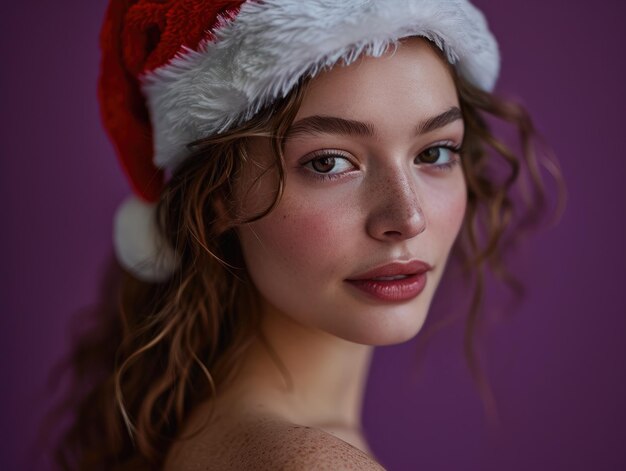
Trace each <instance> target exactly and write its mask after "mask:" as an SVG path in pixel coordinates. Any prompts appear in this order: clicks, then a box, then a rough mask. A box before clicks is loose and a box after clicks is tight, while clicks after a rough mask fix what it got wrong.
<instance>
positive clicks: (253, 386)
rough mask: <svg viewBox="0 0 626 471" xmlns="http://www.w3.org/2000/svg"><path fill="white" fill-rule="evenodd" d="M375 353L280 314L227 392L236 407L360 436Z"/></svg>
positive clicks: (268, 316)
mask: <svg viewBox="0 0 626 471" xmlns="http://www.w3.org/2000/svg"><path fill="white" fill-rule="evenodd" d="M372 352H373V347H371V346H369V345H361V344H356V343H353V342H349V341H346V340H343V339H340V338H338V337H335V336H333V335H331V334H328V333H326V332H323V331H321V330H318V329H314V328H309V327H306V326H303V325H301V324H299V323H297V322H296V321H294V320H293V319H292V318H291V317H289V316H287V315H285V314H282V313H280V312H278V311H276V310H274V309H266V310H265V311H264V314H263V317H262V322H261V333H260V335H259V336H258V338H257V339H256V340H255V342H254V343H253V344H252V345H251V347H250V349H249V350H248V351H247V352H246V354H245V356H244V357H243V359H242V364H241V369H240V370H239V372H238V374H237V376H236V377H235V380H234V381H233V383H232V384H231V385H230V386H229V387H228V389H227V390H226V391H225V395H226V396H229V398H228V399H229V400H227V402H229V403H231V404H232V405H233V406H237V408H240V407H242V406H243V407H246V408H248V407H250V408H253V409H254V410H256V411H258V412H264V413H270V414H274V415H279V416H281V417H282V418H284V419H285V420H289V421H291V422H293V423H297V424H300V425H304V426H310V427H317V428H321V429H324V430H329V431H333V430H335V431H337V430H345V431H354V432H355V433H357V434H358V433H360V430H361V407H362V403H363V394H364V389H365V383H366V380H367V373H368V371H369V365H370V360H371V355H372Z"/></svg>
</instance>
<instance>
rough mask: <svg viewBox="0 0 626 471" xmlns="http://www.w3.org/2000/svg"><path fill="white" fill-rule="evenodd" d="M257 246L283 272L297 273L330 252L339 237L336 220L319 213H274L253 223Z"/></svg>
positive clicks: (314, 264)
mask: <svg viewBox="0 0 626 471" xmlns="http://www.w3.org/2000/svg"><path fill="white" fill-rule="evenodd" d="M252 229H253V230H254V232H255V233H256V235H257V236H258V237H259V239H260V241H259V242H260V245H262V247H263V249H262V250H264V251H265V253H266V256H270V257H271V258H272V259H273V261H274V262H277V261H280V264H281V265H282V266H283V268H284V269H286V271H289V272H292V273H299V274H300V275H302V272H303V271H308V269H312V268H314V267H317V269H318V270H319V263H320V258H324V257H325V256H329V255H331V254H332V253H333V244H337V243H338V242H339V241H340V240H342V239H341V238H340V236H339V234H338V233H337V230H338V229H339V228H338V226H337V221H334V220H329V219H328V218H327V217H323V216H322V215H320V214H319V213H316V212H309V213H302V212H294V213H288V212H278V211H276V212H273V213H270V214H269V215H268V216H266V217H265V218H263V219H261V220H260V221H257V222H256V223H254V224H253V227H252Z"/></svg>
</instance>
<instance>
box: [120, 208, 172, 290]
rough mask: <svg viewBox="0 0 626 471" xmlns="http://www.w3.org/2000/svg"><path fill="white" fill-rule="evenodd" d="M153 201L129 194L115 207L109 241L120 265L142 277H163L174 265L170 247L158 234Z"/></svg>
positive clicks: (151, 278) (158, 278) (168, 274)
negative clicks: (111, 242) (111, 240)
mask: <svg viewBox="0 0 626 471" xmlns="http://www.w3.org/2000/svg"><path fill="white" fill-rule="evenodd" d="M155 209H156V204H153V203H146V202H144V201H142V200H140V199H139V198H136V197H132V196H131V197H130V198H128V199H127V200H126V201H124V203H122V205H121V206H120V207H119V208H118V209H117V211H116V213H115V221H114V224H113V245H114V247H115V255H116V257H117V260H118V261H119V262H120V263H121V265H122V266H123V267H124V268H126V269H127V270H129V271H130V272H131V273H133V274H134V275H135V276H137V277H139V278H140V279H142V280H148V281H157V282H158V281H165V280H166V279H167V278H169V276H170V275H171V274H172V273H173V272H174V270H175V269H176V267H177V266H178V260H177V259H176V255H175V253H174V251H173V250H172V249H171V248H170V247H169V246H168V245H167V243H166V241H165V240H162V239H161V238H160V237H159V231H158V230H157V227H156V218H155Z"/></svg>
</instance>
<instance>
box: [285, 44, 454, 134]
mask: <svg viewBox="0 0 626 471" xmlns="http://www.w3.org/2000/svg"><path fill="white" fill-rule="evenodd" d="M458 107H459V102H458V97H457V91H456V87H455V82H454V79H453V76H452V71H451V68H450V67H449V65H448V64H447V63H446V62H445V61H444V60H443V59H442V58H441V56H440V54H439V53H438V52H437V51H435V50H434V49H433V47H431V46H430V44H429V43H428V42H427V41H425V40H421V39H417V38H415V39H413V38H412V39H410V40H405V41H403V42H402V43H400V44H399V45H398V47H397V48H396V49H392V50H390V51H388V52H387V53H386V54H385V55H384V56H382V57H380V58H374V57H362V58H361V59H360V60H359V61H357V62H355V63H353V64H351V65H349V66H335V67H334V68H333V69H330V70H327V71H325V72H323V73H322V74H320V75H318V76H317V77H315V78H313V79H312V80H311V81H310V83H309V85H308V88H307V90H306V93H305V95H304V98H303V100H302V103H301V106H300V108H299V110H298V113H297V115H296V118H295V120H294V122H296V123H297V122H298V121H300V120H303V119H306V118H310V117H316V116H332V117H339V118H344V119H347V120H353V121H360V122H367V123H371V125H372V126H373V128H375V129H380V130H383V131H384V129H385V128H390V129H393V130H394V131H395V130H397V129H398V127H399V126H406V127H407V130H408V129H409V127H410V128H411V130H412V129H414V127H415V126H416V125H417V123H421V122H424V121H425V120H428V119H430V118H431V117H434V116H438V115H440V114H442V113H445V112H447V111H448V110H450V109H453V108H458Z"/></svg>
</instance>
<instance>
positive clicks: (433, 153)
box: [415, 146, 461, 169]
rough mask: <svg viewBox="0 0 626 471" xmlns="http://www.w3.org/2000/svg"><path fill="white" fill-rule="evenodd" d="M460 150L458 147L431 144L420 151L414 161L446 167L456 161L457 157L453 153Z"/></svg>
mask: <svg viewBox="0 0 626 471" xmlns="http://www.w3.org/2000/svg"><path fill="white" fill-rule="evenodd" d="M460 152H461V149H458V148H453V147H449V146H433V147H429V148H428V149H426V150H425V151H423V152H421V153H420V154H419V155H418V156H417V157H416V158H415V163H416V164H428V165H433V166H435V167H440V168H442V169H448V168H451V167H452V166H453V165H454V164H456V163H457V162H458V158H457V157H455V155H456V154H459V153H460Z"/></svg>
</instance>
